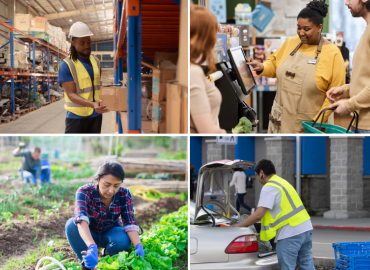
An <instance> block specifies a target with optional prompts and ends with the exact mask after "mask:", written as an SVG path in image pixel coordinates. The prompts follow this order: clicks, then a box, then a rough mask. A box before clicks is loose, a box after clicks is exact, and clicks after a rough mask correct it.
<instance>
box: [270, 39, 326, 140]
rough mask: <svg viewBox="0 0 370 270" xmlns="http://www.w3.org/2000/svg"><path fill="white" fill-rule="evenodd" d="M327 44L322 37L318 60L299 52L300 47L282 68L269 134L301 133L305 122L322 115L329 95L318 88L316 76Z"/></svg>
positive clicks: (278, 77) (279, 72) (279, 70)
mask: <svg viewBox="0 0 370 270" xmlns="http://www.w3.org/2000/svg"><path fill="white" fill-rule="evenodd" d="M323 42H324V39H323V38H322V37H321V39H320V43H319V45H318V48H317V51H316V56H315V57H314V56H309V55H305V54H303V53H301V52H297V51H298V49H299V48H300V47H301V45H302V43H299V45H298V46H297V47H296V48H295V49H294V50H293V51H292V52H291V53H290V55H289V56H288V57H287V59H285V61H284V63H283V64H282V65H281V66H280V67H279V68H278V70H277V72H276V78H277V83H278V85H277V91H276V97H275V100H274V103H273V105H272V108H271V114H270V121H269V127H268V133H298V131H299V130H300V129H301V128H302V122H303V121H312V118H314V117H315V115H316V114H318V113H319V112H320V110H321V107H322V104H323V103H324V101H325V98H326V95H325V94H324V93H322V92H321V91H320V89H319V88H318V87H317V85H316V79H315V73H316V67H317V63H318V62H319V60H320V58H319V57H318V55H319V54H320V53H321V49H322V45H323ZM331 120H333V118H332V119H331ZM330 122H332V121H330Z"/></svg>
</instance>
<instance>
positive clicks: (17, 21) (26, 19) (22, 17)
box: [14, 13, 32, 31]
mask: <svg viewBox="0 0 370 270" xmlns="http://www.w3.org/2000/svg"><path fill="white" fill-rule="evenodd" d="M31 20H32V15H30V14H19V13H16V14H15V18H14V27H15V28H17V29H18V30H21V31H29V29H30V27H31Z"/></svg>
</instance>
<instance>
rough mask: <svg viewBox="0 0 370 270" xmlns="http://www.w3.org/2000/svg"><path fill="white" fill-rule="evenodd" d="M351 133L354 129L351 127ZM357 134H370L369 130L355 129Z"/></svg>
mask: <svg viewBox="0 0 370 270" xmlns="http://www.w3.org/2000/svg"><path fill="white" fill-rule="evenodd" d="M351 131H352V132H353V133H355V128H354V127H351ZM357 132H358V133H370V130H366V129H359V128H358V129H357Z"/></svg>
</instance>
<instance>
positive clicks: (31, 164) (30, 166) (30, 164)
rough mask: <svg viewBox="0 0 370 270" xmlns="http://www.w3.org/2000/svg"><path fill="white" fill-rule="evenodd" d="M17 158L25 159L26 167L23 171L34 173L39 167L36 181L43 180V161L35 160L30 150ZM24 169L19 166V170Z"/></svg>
mask: <svg viewBox="0 0 370 270" xmlns="http://www.w3.org/2000/svg"><path fill="white" fill-rule="evenodd" d="M17 157H24V167H23V170H25V171H28V172H33V171H34V170H35V167H36V166H37V170H36V179H40V178H41V165H42V162H41V159H38V160H34V159H33V158H32V155H31V151H30V150H25V151H22V152H19V153H18V155H17ZM21 169H22V165H21V166H19V170H21Z"/></svg>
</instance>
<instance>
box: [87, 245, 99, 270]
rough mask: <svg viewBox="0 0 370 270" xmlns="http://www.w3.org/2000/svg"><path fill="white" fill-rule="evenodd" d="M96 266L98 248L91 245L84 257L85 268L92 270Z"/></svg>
mask: <svg viewBox="0 0 370 270" xmlns="http://www.w3.org/2000/svg"><path fill="white" fill-rule="evenodd" d="M97 264H98V246H97V245H95V244H91V245H90V246H89V249H88V251H87V255H86V257H85V266H86V267H87V268H89V269H93V268H94V267H95V266H96V265H97Z"/></svg>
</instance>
